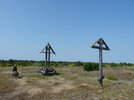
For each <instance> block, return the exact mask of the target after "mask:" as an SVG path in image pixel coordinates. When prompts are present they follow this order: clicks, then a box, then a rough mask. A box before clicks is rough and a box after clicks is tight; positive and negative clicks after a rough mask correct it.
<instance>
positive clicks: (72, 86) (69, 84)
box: [52, 82, 76, 93]
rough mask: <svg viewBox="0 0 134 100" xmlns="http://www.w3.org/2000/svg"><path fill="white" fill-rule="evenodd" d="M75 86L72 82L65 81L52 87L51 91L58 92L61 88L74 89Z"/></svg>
mask: <svg viewBox="0 0 134 100" xmlns="http://www.w3.org/2000/svg"><path fill="white" fill-rule="evenodd" d="M75 88H76V87H75V86H74V85H73V82H66V83H64V84H59V85H57V86H53V87H52V93H60V92H62V91H63V90H71V89H75Z"/></svg>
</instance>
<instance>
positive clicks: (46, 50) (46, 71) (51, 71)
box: [38, 43, 56, 75]
mask: <svg viewBox="0 0 134 100" xmlns="http://www.w3.org/2000/svg"><path fill="white" fill-rule="evenodd" d="M41 53H45V66H44V68H42V69H41V70H40V71H39V72H38V73H41V74H42V75H46V74H56V71H55V70H54V69H53V68H50V54H51V53H52V54H55V55H56V53H55V52H54V50H53V49H52V47H51V45H50V44H49V43H48V44H47V45H46V46H45V48H43V49H42V51H41V52H40V54H41Z"/></svg>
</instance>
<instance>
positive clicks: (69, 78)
mask: <svg viewBox="0 0 134 100" xmlns="http://www.w3.org/2000/svg"><path fill="white" fill-rule="evenodd" d="M40 68H41V67H36V66H35V67H32V66H26V67H18V72H19V73H20V76H22V78H18V79H16V78H13V77H12V76H11V69H12V68H11V67H0V100H134V67H122V68H121V67H115V68H108V67H105V68H104V76H105V79H104V88H103V89H101V88H99V83H98V81H97V78H98V76H99V72H98V71H92V72H87V71H84V70H83V68H82V67H75V66H72V67H66V66H64V67H54V68H55V69H56V71H57V72H59V75H54V76H42V75H40V74H38V73H37V71H38V70H39V69H40Z"/></svg>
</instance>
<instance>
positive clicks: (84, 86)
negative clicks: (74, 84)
mask: <svg viewBox="0 0 134 100" xmlns="http://www.w3.org/2000/svg"><path fill="white" fill-rule="evenodd" d="M79 87H80V88H86V87H87V85H80V86H79Z"/></svg>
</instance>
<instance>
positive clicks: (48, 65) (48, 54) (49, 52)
mask: <svg viewBox="0 0 134 100" xmlns="http://www.w3.org/2000/svg"><path fill="white" fill-rule="evenodd" d="M48 50H49V51H48V53H49V54H48V67H50V48H49V49H48Z"/></svg>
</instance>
